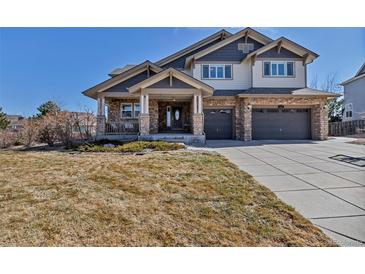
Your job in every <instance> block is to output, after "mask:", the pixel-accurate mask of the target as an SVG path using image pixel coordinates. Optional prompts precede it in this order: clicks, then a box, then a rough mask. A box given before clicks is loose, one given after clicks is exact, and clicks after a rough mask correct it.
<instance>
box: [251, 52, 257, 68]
mask: <svg viewBox="0 0 365 274" xmlns="http://www.w3.org/2000/svg"><path fill="white" fill-rule="evenodd" d="M255 62H256V54H254V55H252V57H251V65H252V66H254V65H255Z"/></svg>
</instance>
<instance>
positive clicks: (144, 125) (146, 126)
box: [139, 114, 150, 135]
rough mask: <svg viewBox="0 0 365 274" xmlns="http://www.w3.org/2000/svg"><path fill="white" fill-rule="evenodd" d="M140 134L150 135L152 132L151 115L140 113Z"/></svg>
mask: <svg viewBox="0 0 365 274" xmlns="http://www.w3.org/2000/svg"><path fill="white" fill-rule="evenodd" d="M139 134H140V135H149V134H150V115H149V114H140V115H139Z"/></svg>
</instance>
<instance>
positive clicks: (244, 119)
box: [100, 97, 328, 141]
mask: <svg viewBox="0 0 365 274" xmlns="http://www.w3.org/2000/svg"><path fill="white" fill-rule="evenodd" d="M124 102H126V103H138V102H139V100H138V99H111V100H109V113H108V116H109V121H110V122H119V121H121V120H122V119H121V116H120V106H121V103H124ZM326 102H327V99H326V98H321V97H311V98H305V97H269V98H264V97H250V98H235V97H220V98H215V97H210V98H204V99H203V108H207V107H216V108H219V107H230V108H233V109H234V125H233V126H234V128H235V132H234V138H235V139H237V140H243V141H249V140H251V139H252V107H263V108H264V107H269V106H277V105H284V106H298V107H300V106H302V107H309V108H311V128H312V139H314V140H325V139H327V137H328V119H327V114H328V109H327V106H326ZM159 105H161V102H160V103H158V101H157V100H155V99H150V101H149V115H148V117H149V123H148V126H149V133H151V134H152V133H157V132H158V130H159V128H161V126H162V124H161V123H162V122H161V118H160V121H159V115H160V117H161V115H162V114H161V111H162V109H161V110H160V111H159ZM170 105H172V104H170ZM187 109H188V110H189V109H190V112H189V113H192V104H190V108H189V107H187ZM183 112H185V110H184V111H183ZM165 115H166V113H165V114H164V116H165ZM189 117H191V118H190V125H191V130H192V132H193V133H194V132H199V131H200V129H199V127H201V130H203V128H204V115H201V116H200V117H201V118H199V117H198V116H195V115H190V114H189ZM143 119H144V120H146V117H144V118H143ZM163 120H166V119H163ZM146 123H147V122H145V123H144V124H145V126H146ZM194 123H195V125H198V126H197V129H196V130H194V127H193V125H194ZM100 130H102V128H100ZM145 132H146V130H145Z"/></svg>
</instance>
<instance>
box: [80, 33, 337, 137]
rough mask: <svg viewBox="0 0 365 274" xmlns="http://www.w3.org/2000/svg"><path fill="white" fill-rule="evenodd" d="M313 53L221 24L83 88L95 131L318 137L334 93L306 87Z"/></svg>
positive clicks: (325, 129) (141, 134)
mask: <svg viewBox="0 0 365 274" xmlns="http://www.w3.org/2000/svg"><path fill="white" fill-rule="evenodd" d="M317 57H318V55H317V54H316V53H314V52H312V51H310V50H308V49H306V48H304V47H303V46H301V45H298V44H296V43H295V42H293V41H290V40H288V39H286V38H284V37H281V38H279V39H276V40H272V39H270V38H269V37H267V36H265V35H263V34H261V33H259V32H257V31H255V30H253V29H251V28H245V29H243V30H241V31H239V32H237V33H235V34H231V33H229V32H227V31H225V30H221V31H219V32H217V33H214V34H213V35H211V36H209V37H207V38H205V39H203V40H201V41H199V42H197V43H195V44H193V45H191V46H189V47H187V48H185V49H183V50H181V51H178V52H176V53H174V54H172V55H170V56H168V57H166V58H164V59H162V60H159V61H157V62H154V63H152V62H150V61H145V62H143V63H141V64H139V65H135V66H131V65H128V66H126V67H124V68H121V69H116V70H114V71H113V72H112V73H110V76H111V78H110V79H108V80H106V81H104V82H102V83H100V84H98V85H96V86H94V87H92V88H90V89H88V90H86V91H84V92H83V94H84V95H86V96H88V97H91V98H93V99H95V100H97V102H98V116H97V138H99V139H100V138H125V137H128V136H133V137H136V136H138V138H139V139H147V140H151V139H164V138H166V136H170V138H172V139H173V138H174V136H175V138H176V139H179V138H184V141H185V142H186V143H191V142H205V139H237V140H244V141H249V140H252V139H314V140H324V139H326V138H327V133H328V122H327V121H328V120H327V119H328V118H327V112H328V111H327V106H326V103H327V100H328V99H329V98H333V97H336V96H338V95H336V94H334V93H329V92H323V91H319V90H314V89H310V88H308V87H307V65H308V64H310V63H311V62H313V60H315V59H316V58H317ZM105 106H107V107H108V109H107V118H106V113H105Z"/></svg>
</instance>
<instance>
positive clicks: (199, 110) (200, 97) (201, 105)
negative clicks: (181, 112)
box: [198, 95, 203, 113]
mask: <svg viewBox="0 0 365 274" xmlns="http://www.w3.org/2000/svg"><path fill="white" fill-rule="evenodd" d="M202 112H203V100H202V96H201V95H198V113H202Z"/></svg>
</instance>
